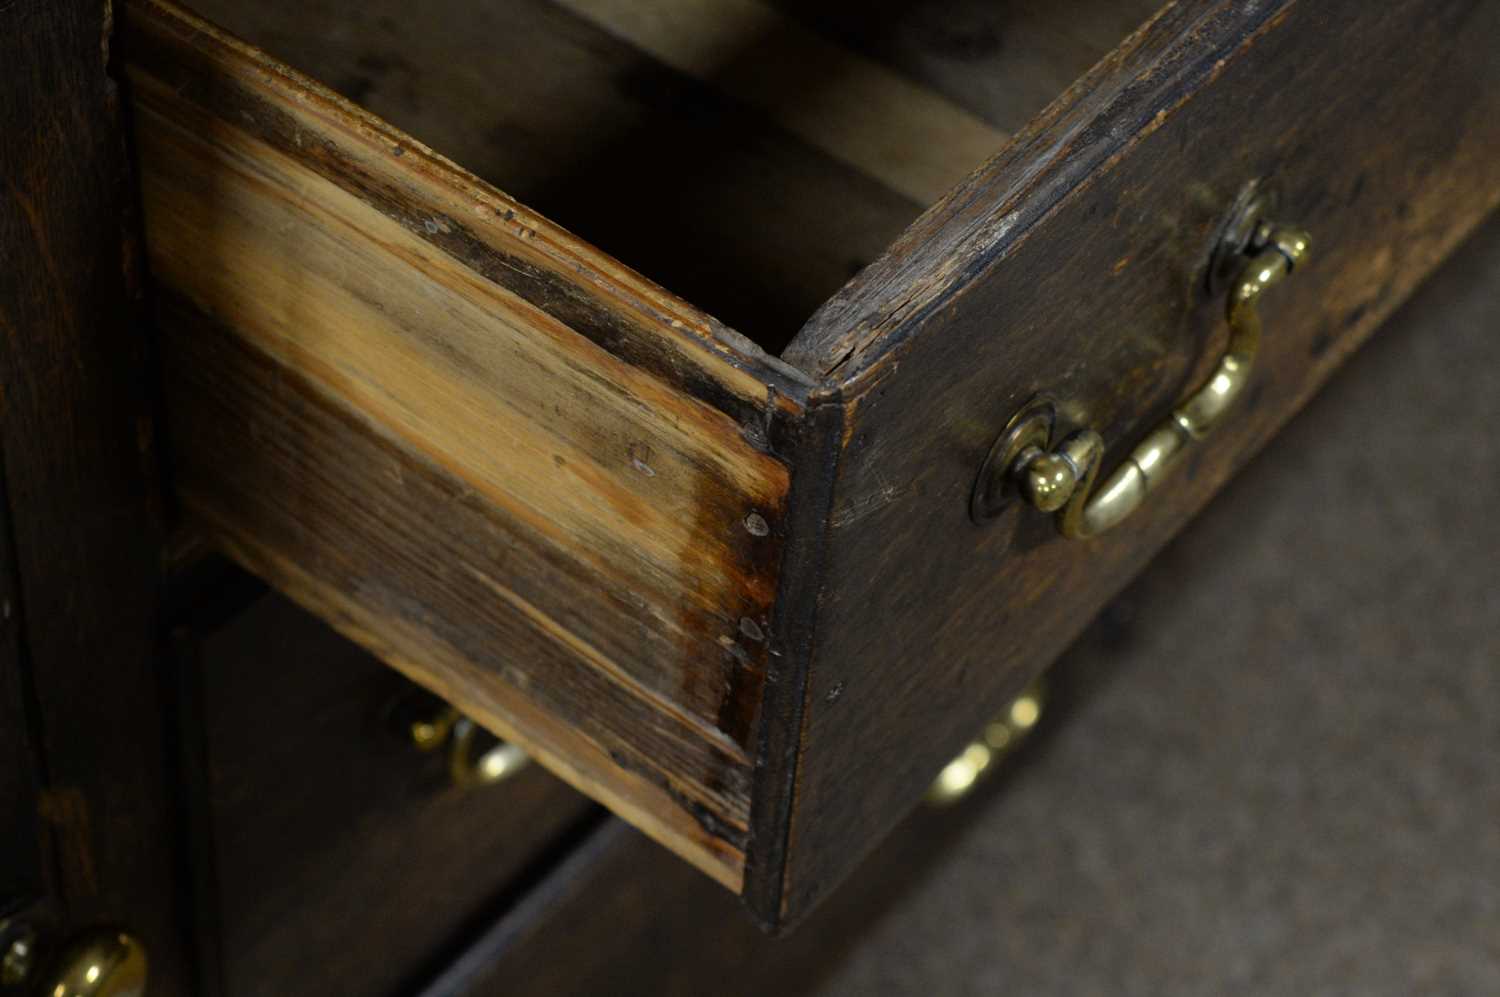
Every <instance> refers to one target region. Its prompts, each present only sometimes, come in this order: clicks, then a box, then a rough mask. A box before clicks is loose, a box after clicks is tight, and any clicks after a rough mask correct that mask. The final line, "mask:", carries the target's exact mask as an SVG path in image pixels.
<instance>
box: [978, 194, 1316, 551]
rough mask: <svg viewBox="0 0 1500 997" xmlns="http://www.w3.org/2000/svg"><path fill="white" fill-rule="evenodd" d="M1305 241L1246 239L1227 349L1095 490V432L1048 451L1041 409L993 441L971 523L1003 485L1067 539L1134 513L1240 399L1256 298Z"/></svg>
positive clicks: (1255, 341)
mask: <svg viewBox="0 0 1500 997" xmlns="http://www.w3.org/2000/svg"><path fill="white" fill-rule="evenodd" d="M1308 243H1309V238H1308V235H1307V233H1306V232H1303V231H1302V230H1300V229H1296V228H1291V227H1283V226H1271V225H1264V224H1263V225H1262V226H1261V228H1260V230H1259V231H1258V232H1257V233H1256V234H1255V236H1254V237H1253V239H1252V241H1251V244H1250V247H1249V252H1250V258H1249V261H1248V263H1247V264H1246V266H1245V268H1244V271H1243V272H1242V273H1241V275H1240V277H1239V278H1238V279H1237V280H1236V281H1235V282H1234V284H1233V285H1232V286H1231V288H1230V291H1229V302H1228V309H1227V311H1228V314H1227V317H1228V321H1229V344H1228V347H1227V348H1226V349H1225V351H1224V355H1223V357H1221V358H1220V360H1219V363H1218V365H1217V366H1216V367H1215V369H1214V372H1213V374H1212V375H1211V376H1210V377H1209V378H1208V380H1207V381H1206V382H1204V383H1203V384H1202V385H1201V386H1200V387H1199V388H1198V389H1197V390H1196V391H1194V392H1193V393H1192V394H1190V395H1189V396H1188V397H1187V398H1186V399H1185V400H1184V401H1183V402H1181V403H1180V404H1179V405H1178V406H1177V407H1176V408H1175V409H1173V410H1172V414H1171V416H1170V417H1168V418H1167V419H1166V420H1165V421H1164V422H1162V423H1161V424H1160V425H1159V426H1157V427H1156V428H1155V429H1153V430H1152V431H1151V432H1150V433H1149V434H1147V436H1146V438H1145V439H1144V440H1142V441H1141V442H1140V443H1139V444H1137V445H1136V447H1135V449H1134V450H1132V451H1131V452H1130V456H1129V457H1127V458H1126V460H1125V462H1124V463H1122V464H1121V465H1120V466H1119V467H1118V468H1116V469H1115V470H1114V472H1113V473H1111V474H1110V475H1109V476H1108V477H1107V478H1105V479H1104V481H1103V482H1102V483H1100V484H1098V485H1097V487H1096V482H1097V480H1098V477H1099V469H1100V464H1101V463H1102V461H1103V457H1104V438H1103V437H1102V436H1100V435H1099V433H1098V432H1097V431H1095V430H1093V429H1080V430H1077V431H1076V432H1074V433H1072V434H1071V435H1069V436H1068V437H1067V438H1065V439H1064V440H1062V442H1061V443H1059V444H1058V445H1057V446H1056V447H1055V448H1053V449H1048V443H1049V440H1050V436H1051V414H1050V410H1049V411H1048V412H1047V413H1046V414H1045V415H1042V414H1033V413H1028V412H1023V413H1021V415H1019V416H1018V417H1017V418H1016V419H1015V420H1012V424H1011V427H1010V428H1009V429H1008V430H1007V432H1006V434H1004V435H1003V436H1002V437H1001V439H1000V440H999V441H997V443H996V446H995V448H994V449H993V450H992V451H991V454H990V460H989V461H987V462H986V467H985V471H984V472H983V473H982V474H981V480H980V481H979V482H977V483H976V490H975V496H974V500H973V509H974V514H975V518H976V519H985V518H989V516H991V515H993V514H994V512H993V511H992V510H993V509H994V508H995V505H994V500H995V496H996V495H998V494H1000V493H1001V492H1002V491H1003V490H1007V489H1010V488H1012V487H1013V488H1014V489H1015V490H1018V491H1019V492H1020V494H1021V497H1022V498H1024V499H1025V500H1026V501H1027V502H1028V503H1030V504H1031V505H1032V506H1034V507H1035V508H1037V509H1039V510H1041V511H1043V512H1055V513H1057V514H1058V530H1059V531H1060V532H1061V533H1062V534H1063V536H1066V537H1071V538H1073V539H1086V538H1088V537H1092V536H1095V535H1097V534H1099V533H1102V532H1104V531H1105V530H1108V529H1110V528H1111V527H1114V526H1116V525H1118V524H1119V523H1121V522H1122V521H1124V520H1125V519H1126V517H1128V516H1129V515H1130V514H1131V513H1133V512H1135V511H1136V510H1137V509H1139V508H1140V507H1141V505H1142V503H1144V502H1145V500H1146V496H1147V495H1149V494H1150V493H1151V491H1152V490H1153V489H1155V488H1156V487H1158V486H1159V485H1160V484H1161V483H1162V481H1164V480H1165V479H1166V478H1167V476H1168V474H1169V473H1170V472H1171V470H1172V469H1173V468H1174V467H1175V466H1176V465H1177V463H1178V462H1179V460H1180V458H1181V456H1182V454H1183V452H1184V451H1186V450H1187V448H1188V444H1190V443H1192V442H1194V441H1196V440H1201V439H1203V438H1204V437H1205V436H1207V435H1208V434H1209V433H1211V432H1213V430H1214V429H1216V428H1217V427H1218V426H1219V425H1220V424H1221V423H1222V422H1223V419H1224V416H1225V414H1226V413H1227V412H1228V411H1229V410H1230V409H1231V408H1233V406H1234V403H1235V401H1236V400H1237V399H1238V398H1239V396H1240V395H1241V394H1242V393H1243V392H1244V389H1245V385H1246V384H1247V383H1248V381H1249V379H1250V371H1251V369H1252V368H1253V367H1254V364H1255V356H1256V353H1257V352H1258V350H1259V348H1260V337H1261V321H1260V309H1259V301H1260V296H1261V295H1262V294H1264V293H1265V292H1266V291H1267V290H1269V289H1270V288H1272V287H1275V286H1276V285H1277V284H1279V283H1280V282H1281V281H1282V279H1283V278H1285V277H1286V276H1287V275H1288V274H1290V273H1291V272H1292V271H1293V270H1294V269H1295V268H1296V267H1297V265H1298V264H1299V263H1301V262H1302V261H1303V260H1304V259H1305V258H1306V256H1307V250H1308Z"/></svg>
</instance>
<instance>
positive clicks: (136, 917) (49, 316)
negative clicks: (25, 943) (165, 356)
mask: <svg viewBox="0 0 1500 997" xmlns="http://www.w3.org/2000/svg"><path fill="white" fill-rule="evenodd" d="M112 32H113V25H112V21H111V17H110V6H109V4H107V3H103V2H98V0H10V2H7V3H0V75H3V85H0V136H3V139H0V452H3V455H4V457H3V459H4V475H3V479H4V486H5V487H4V497H3V500H4V503H5V506H6V509H5V512H4V514H3V515H0V520H3V522H4V526H5V529H6V531H7V533H8V536H7V538H6V541H5V542H4V543H3V544H0V546H3V547H5V548H7V549H8V552H9V553H10V554H13V557H14V562H13V567H14V573H13V574H12V572H11V567H10V566H7V567H6V568H5V569H4V570H5V571H6V574H7V577H6V579H5V581H4V583H3V588H4V595H5V598H4V600H3V605H0V620H3V624H0V626H3V630H4V633H3V640H4V642H5V651H4V653H0V667H3V668H4V670H5V673H6V674H5V675H3V676H0V688H3V689H4V691H3V692H0V699H8V698H9V694H10V693H11V692H12V691H14V690H15V688H16V684H17V683H20V685H21V689H22V696H23V699H24V700H26V701H27V705H28V711H27V712H30V713H31V718H30V725H29V731H28V732H27V733H28V741H29V742H30V743H29V748H30V751H29V752H22V753H20V754H19V755H16V754H11V753H9V751H10V749H11V745H9V744H7V745H6V746H5V747H6V749H7V753H6V754H5V755H4V756H3V761H4V763H5V764H6V765H7V766H17V767H25V766H26V765H27V758H28V756H29V757H30V758H31V759H32V760H33V761H35V762H36V763H38V764H39V767H40V780H39V782H40V785H39V786H38V787H36V788H37V790H38V793H37V795H36V796H35V797H32V802H31V803H28V802H27V801H26V797H24V796H23V797H22V799H21V801H19V805H21V806H25V807H26V810H25V811H23V812H18V813H15V814H11V813H7V814H6V821H7V822H8V821H9V820H10V818H11V817H12V816H14V817H15V818H16V819H17V820H19V821H21V822H23V823H27V824H29V825H30V827H31V829H32V830H33V831H39V832H41V833H43V834H45V835H46V837H47V838H48V839H49V841H50V847H48V848H47V849H46V853H47V854H46V865H45V866H42V867H39V868H34V869H33V870H31V873H30V874H29V878H32V879H33V881H35V879H36V878H37V877H36V875H35V874H36V873H41V876H40V878H41V879H42V880H43V884H44V886H45V888H46V890H47V892H48V894H49V896H50V897H51V898H52V900H53V901H55V904H56V910H55V913H56V915H57V917H58V924H57V927H58V929H59V930H60V931H61V932H63V933H66V932H68V931H72V930H76V929H84V928H89V927H92V926H94V925H96V924H100V923H113V924H120V925H125V926H128V927H129V928H130V930H131V931H133V932H135V933H136V935H137V936H138V937H140V938H141V939H142V940H143V941H144V943H145V945H146V947H147V949H148V950H149V953H150V961H151V974H152V985H153V987H154V988H156V992H159V993H175V992H184V991H185V990H186V979H187V976H186V971H185V966H184V960H183V946H182V945H181V944H180V942H179V930H180V925H179V923H178V921H177V919H176V916H177V913H178V912H177V910H176V908H175V883H176V877H175V870H174V838H173V833H172V831H173V829H172V826H171V822H170V819H169V817H170V808H169V795H168V791H167V788H166V785H165V771H164V770H165V766H166V755H165V748H164V744H163V728H162V704H161V701H160V690H159V686H158V680H157V673H156V670H155V667H154V665H155V660H154V642H153V627H154V613H155V608H156V580H157V567H156V544H157V541H158V539H159V535H160V534H159V531H158V525H157V524H158V521H159V515H158V509H157V490H156V477H155V469H154V456H153V424H152V420H151V417H150V404H149V398H148V393H147V385H148V384H149V382H150V376H149V369H150V367H149V363H148V360H147V350H146V337H145V336H144V334H143V330H142V328H141V326H140V325H139V324H138V323H137V322H136V321H135V318H136V316H137V311H138V310H137V308H136V304H135V298H136V295H137V294H138V293H139V290H140V283H141V274H140V268H139V246H138V243H137V240H136V237H135V233H134V225H135V222H134V218H133V214H132V211H131V210H130V208H131V204H132V200H133V195H132V183H131V179H130V175H129V169H128V162H129V159H128V154H127V149H126V145H125V142H124V140H123V135H122V130H121V127H120V120H119V119H120V108H119V105H118V102H117V99H116V87H115V82H114V80H113V78H112V77H111V70H112V64H111V60H112V54H113V48H112V44H113V40H114V39H113V34H112ZM7 560H9V558H7ZM0 719H3V721H4V722H5V724H6V726H7V728H8V729H7V730H6V731H5V733H4V735H0V738H3V739H7V740H8V739H9V738H11V737H12V736H14V735H15V734H17V733H19V732H20V730H19V729H18V728H19V727H20V725H21V723H22V721H21V719H20V718H19V717H15V716H14V715H13V714H12V713H11V711H9V710H6V711H5V712H4V713H3V715H0ZM12 722H14V723H15V724H16V725H17V727H11V726H10V724H11V723H12ZM27 796H30V794H27ZM18 857H19V856H18Z"/></svg>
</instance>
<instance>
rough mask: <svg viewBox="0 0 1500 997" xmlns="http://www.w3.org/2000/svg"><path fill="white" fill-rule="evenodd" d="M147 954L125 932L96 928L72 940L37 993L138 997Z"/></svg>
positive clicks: (142, 988) (142, 990)
mask: <svg viewBox="0 0 1500 997" xmlns="http://www.w3.org/2000/svg"><path fill="white" fill-rule="evenodd" d="M145 992H146V950H145V948H144V947H142V945H141V943H140V942H139V941H138V940H137V939H136V938H135V936H133V935H130V934H128V933H126V932H124V931H115V930H110V929H106V928H96V929H94V930H92V931H87V932H84V933H83V934H81V935H79V936H78V937H77V938H75V939H74V940H73V941H72V943H71V944H69V945H68V947H67V948H66V949H64V950H63V952H62V955H61V956H59V958H58V961H57V966H56V969H55V970H54V971H53V974H52V976H51V977H50V978H49V979H46V980H45V982H44V983H43V984H42V987H41V989H40V990H39V991H38V993H40V994H43V995H45V997H141V995H143V994H145Z"/></svg>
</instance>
